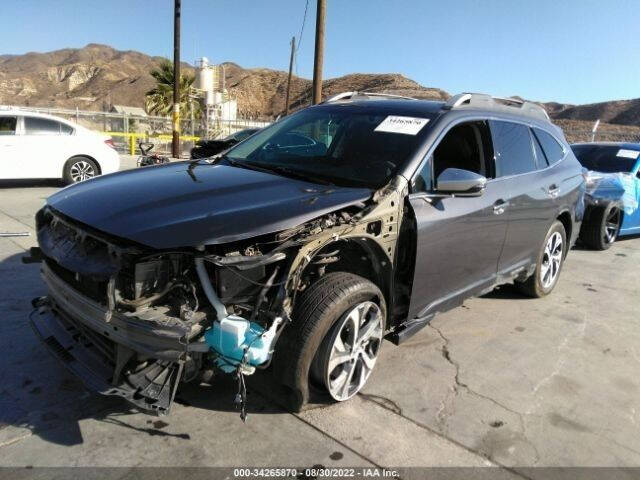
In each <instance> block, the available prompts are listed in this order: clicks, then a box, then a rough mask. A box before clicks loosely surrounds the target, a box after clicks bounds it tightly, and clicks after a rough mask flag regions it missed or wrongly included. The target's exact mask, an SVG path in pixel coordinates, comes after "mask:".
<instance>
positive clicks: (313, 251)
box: [31, 177, 413, 419]
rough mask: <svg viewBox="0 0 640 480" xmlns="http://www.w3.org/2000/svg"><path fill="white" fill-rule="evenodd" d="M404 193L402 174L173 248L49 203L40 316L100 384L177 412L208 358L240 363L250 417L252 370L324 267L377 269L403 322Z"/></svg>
mask: <svg viewBox="0 0 640 480" xmlns="http://www.w3.org/2000/svg"><path fill="white" fill-rule="evenodd" d="M406 194H407V182H406V180H405V179H404V178H403V177H396V178H395V179H394V180H392V181H391V182H390V183H389V184H388V185H387V186H385V187H383V188H382V189H380V190H378V191H376V192H375V193H374V194H373V196H372V198H371V199H370V200H369V201H367V202H361V203H357V204H354V205H351V206H348V207H346V208H342V209H340V210H338V211H335V212H332V213H329V214H326V215H322V216H321V217H318V218H316V219H314V220H311V221H308V222H305V223H303V224H301V225H299V226H297V227H294V228H290V229H286V230H283V231H280V232H277V233H271V234H263V235H260V236H258V237H253V238H248V239H244V240H239V241H236V242H232V243H227V244H219V245H193V246H185V247H184V248H176V249H170V250H158V249H152V248H150V247H147V246H144V245H140V244H136V243H134V242H131V241H127V240H124V239H120V238H117V237H113V236H110V235H107V234H105V233H103V232H100V231H97V230H93V229H92V228H91V227H88V226H86V225H83V224H80V223H79V222H76V221H74V220H72V219H71V218H68V217H66V216H65V215H63V214H62V213H60V212H58V211H56V210H55V209H54V208H52V207H51V206H45V207H44V208H43V209H42V210H40V212H38V215H37V217H36V222H37V233H38V241H39V244H40V249H39V250H36V251H34V253H33V254H34V255H38V256H39V257H40V258H41V260H42V275H43V278H44V280H45V282H46V284H47V287H48V290H49V294H48V295H47V296H46V297H41V298H38V299H35V300H34V306H35V307H36V310H34V312H33V313H32V316H31V322H32V325H33V327H34V329H35V331H36V333H37V334H38V335H39V336H40V337H41V339H42V340H43V342H44V343H45V344H47V345H48V346H49V348H50V349H51V350H52V351H53V352H54V353H55V354H56V356H57V357H58V358H60V359H61V360H62V361H63V362H64V363H65V364H66V365H67V367H68V368H70V369H71V370H72V371H74V372H75V373H76V374H77V375H78V376H80V377H81V378H82V379H83V380H84V381H85V383H86V384H87V385H88V386H89V387H90V388H92V389H93V390H95V391H97V392H99V393H102V394H106V395H116V396H120V397H122V398H125V399H126V400H128V401H130V402H131V403H133V404H134V405H135V406H136V407H138V408H141V409H144V410H147V411H151V412H154V413H156V414H158V415H165V414H167V413H169V411H170V409H171V404H172V401H173V399H174V397H175V394H176V390H177V388H178V385H179V384H180V383H181V382H189V381H199V380H200V379H201V378H202V375H203V372H208V371H210V370H212V371H214V372H222V373H227V374H231V375H236V376H237V378H238V385H239V391H238V395H237V397H236V403H237V404H238V406H239V407H240V408H241V411H242V413H241V416H242V417H243V419H244V418H245V417H246V413H245V405H246V391H245V386H244V385H245V384H244V376H245V375H250V374H252V373H254V372H255V371H256V369H265V368H267V367H269V365H270V364H271V361H272V359H273V357H274V354H275V355H277V351H278V340H279V338H280V335H281V334H282V332H283V331H284V329H286V328H287V326H288V325H289V324H290V323H291V322H292V321H295V319H293V318H292V312H293V307H294V305H295V302H296V296H297V295H298V294H299V293H300V292H302V291H304V290H305V289H306V288H308V287H309V285H311V284H312V283H313V282H314V281H316V280H317V279H319V278H320V277H322V276H323V275H324V274H326V273H328V272H331V271H339V270H341V269H344V265H345V264H348V265H349V270H350V271H354V272H357V273H358V274H359V275H361V276H363V277H365V278H369V279H372V281H374V280H375V283H376V284H377V285H380V287H381V290H382V291H383V293H384V295H385V297H386V298H387V304H388V306H389V312H391V313H390V317H393V318H392V320H391V321H390V322H389V323H387V332H386V333H387V334H388V335H390V334H393V333H394V332H397V331H399V330H402V328H403V327H404V326H405V325H403V322H404V321H405V320H406V318H404V314H406V308H405V306H403V299H405V300H406V299H407V298H408V297H409V296H410V293H411V281H412V278H413V277H412V275H413V271H412V266H413V258H405V257H407V255H410V252H411V249H409V248H408V249H403V251H402V252H396V250H397V246H398V245H397V244H398V239H399V236H400V235H401V229H402V225H403V219H405V220H406V218H405V217H406V216H407V213H406V212H405V211H404V209H405V204H404V197H405V196H406ZM408 252H409V253H408ZM398 263H400V265H396V264H398ZM403 265H404V266H405V267H406V268H404V267H403ZM407 266H410V267H407ZM394 272H395V273H394ZM394 299H395V300H394Z"/></svg>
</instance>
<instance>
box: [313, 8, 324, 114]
mask: <svg viewBox="0 0 640 480" xmlns="http://www.w3.org/2000/svg"><path fill="white" fill-rule="evenodd" d="M326 16H327V0H318V7H317V10H316V50H315V55H314V58H313V104H314V105H315V104H317V103H320V102H321V101H322V60H323V57H324V21H325V17H326Z"/></svg>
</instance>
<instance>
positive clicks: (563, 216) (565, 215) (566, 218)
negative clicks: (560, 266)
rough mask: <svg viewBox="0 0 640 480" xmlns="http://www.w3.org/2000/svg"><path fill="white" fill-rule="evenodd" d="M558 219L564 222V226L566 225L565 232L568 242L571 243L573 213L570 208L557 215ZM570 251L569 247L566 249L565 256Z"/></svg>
mask: <svg viewBox="0 0 640 480" xmlns="http://www.w3.org/2000/svg"><path fill="white" fill-rule="evenodd" d="M556 220H558V221H559V222H560V223H562V226H563V227H564V232H565V234H566V237H567V243H568V244H569V245H571V241H572V240H573V220H572V218H571V213H570V212H569V210H564V211H563V212H561V213H560V214H559V215H558V216H557V217H556ZM568 252H569V249H568V248H567V249H565V251H564V256H565V257H566V256H567V253H568Z"/></svg>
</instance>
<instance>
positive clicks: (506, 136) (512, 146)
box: [489, 120, 536, 177]
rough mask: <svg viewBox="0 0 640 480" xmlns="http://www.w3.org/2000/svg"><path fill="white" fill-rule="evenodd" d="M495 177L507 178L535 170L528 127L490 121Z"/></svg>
mask: <svg viewBox="0 0 640 480" xmlns="http://www.w3.org/2000/svg"><path fill="white" fill-rule="evenodd" d="M489 123H490V126H491V135H492V137H493V148H494V149H495V152H496V177H507V176H510V175H519V174H522V173H527V172H533V171H534V170H536V160H535V157H534V154H533V142H532V141H531V140H532V138H531V134H530V133H529V127H527V126H526V125H521V124H519V123H513V122H505V121H501V120H491V121H490V122H489Z"/></svg>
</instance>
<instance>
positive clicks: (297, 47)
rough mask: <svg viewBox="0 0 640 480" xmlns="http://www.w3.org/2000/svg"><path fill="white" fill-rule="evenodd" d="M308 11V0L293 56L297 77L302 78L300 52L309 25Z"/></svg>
mask: <svg viewBox="0 0 640 480" xmlns="http://www.w3.org/2000/svg"><path fill="white" fill-rule="evenodd" d="M307 10H309V0H307V2H306V3H305V5H304V15H303V16H302V26H301V27H300V35H299V36H298V43H297V46H296V49H295V51H294V52H293V55H294V61H293V62H294V65H295V67H296V77H299V76H300V75H298V50H300V45H301V44H302V34H303V33H304V26H305V24H306V23H307Z"/></svg>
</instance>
